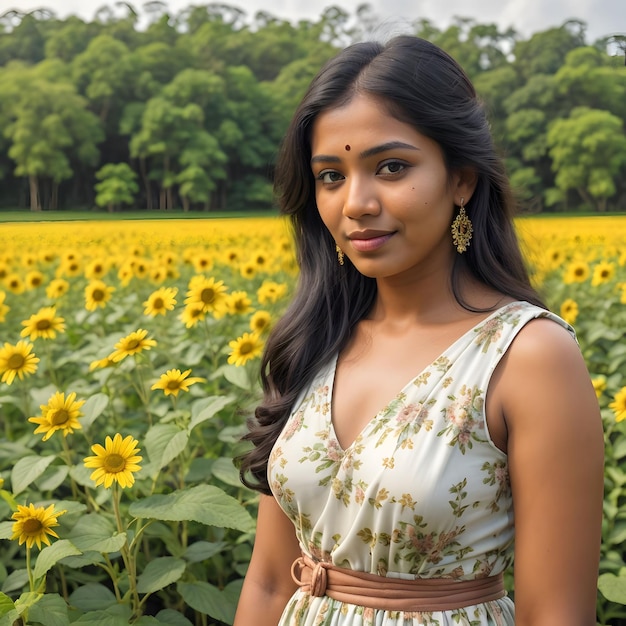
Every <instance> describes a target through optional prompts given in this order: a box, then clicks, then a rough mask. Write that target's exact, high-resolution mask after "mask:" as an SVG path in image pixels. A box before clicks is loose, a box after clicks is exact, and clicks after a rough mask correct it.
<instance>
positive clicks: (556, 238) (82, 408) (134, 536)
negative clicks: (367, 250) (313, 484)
mask: <svg viewBox="0 0 626 626" xmlns="http://www.w3.org/2000/svg"><path fill="white" fill-rule="evenodd" d="M518 230H519V233H520V236H521V239H522V242H523V246H524V250H525V253H526V256H527V259H528V262H529V266H530V267H531V271H532V275H533V280H534V281H535V283H536V285H537V286H538V287H539V289H540V290H541V291H542V293H543V294H544V297H545V298H546V300H547V302H548V304H549V305H550V307H551V308H552V309H553V310H554V311H555V312H557V313H559V314H560V315H561V316H562V317H564V318H565V319H566V320H567V321H569V322H570V323H572V324H573V325H574V326H575V328H576V330H577V333H578V338H579V342H580V345H581V349H582V351H583V354H584V356H585V359H586V361H587V365H588V367H589V371H590V373H591V375H592V379H593V384H594V387H595V389H596V393H597V396H598V399H599V402H600V405H601V409H602V416H603V421H604V426H605V437H606V471H605V476H606V479H605V483H606V493H605V507H604V528H603V550H602V562H601V571H600V578H599V591H598V623H599V624H602V625H609V624H610V625H614V626H617V625H618V624H619V625H620V626H621V625H623V624H626V550H625V549H624V545H626V543H625V542H626V342H625V341H624V334H625V332H626V247H624V243H623V242H624V241H626V217H601V218H600V217H594V218H561V219H558V218H543V217H542V218H523V219H520V220H519V222H518ZM2 232H3V248H2V249H0V423H1V425H2V429H3V430H2V432H3V434H2V436H1V439H0V497H1V499H0V626H4V625H7V626H11V625H13V624H42V625H43V626H64V625H66V624H81V625H82V624H100V625H106V626H118V625H120V626H121V625H123V624H129V623H131V624H141V625H151V624H170V625H172V626H190V625H198V626H208V625H211V624H213V625H218V624H232V621H233V616H234V611H235V606H236V602H237V598H238V595H239V591H240V588H241V583H242V577H243V575H244V573H245V570H246V567H247V563H248V560H249V558H250V554H251V548H252V541H253V536H254V518H255V514H256V505H257V496H256V494H255V493H253V492H251V491H249V490H248V489H246V488H245V487H243V486H242V485H241V484H240V482H239V478H238V474H237V470H236V469H235V467H234V465H233V463H232V459H233V457H234V456H236V455H237V454H239V453H240V452H241V451H242V450H243V448H242V444H241V443H240V437H241V435H242V433H243V432H244V431H245V419H246V416H248V415H250V414H251V412H252V411H253V408H254V405H255V402H256V401H257V400H258V397H259V384H258V365H259V357H260V355H261V353H262V350H263V346H264V341H265V338H266V336H267V333H268V331H269V330H270V328H271V326H272V324H273V323H274V321H275V320H276V319H277V318H278V317H279V316H280V314H281V312H282V311H283V310H284V308H285V306H286V304H287V302H288V298H289V295H290V294H291V293H292V290H293V285H294V283H295V279H296V276H297V269H296V263H295V259H294V254H293V250H292V246H291V240H290V237H289V233H288V229H287V227H286V225H285V223H284V222H283V221H282V220H281V219H278V218H258V219H257V218H254V219H250V218H247V219H228V220H218V219H214V220H204V219H189V220H172V219H168V220H127V221H106V222H97V221H90V222H47V223H16V224H3V225H2Z"/></svg>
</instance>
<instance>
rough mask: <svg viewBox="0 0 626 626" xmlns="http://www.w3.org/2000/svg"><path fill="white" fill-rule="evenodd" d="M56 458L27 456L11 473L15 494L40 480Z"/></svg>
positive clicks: (16, 464) (18, 462)
mask: <svg viewBox="0 0 626 626" xmlns="http://www.w3.org/2000/svg"><path fill="white" fill-rule="evenodd" d="M55 459H56V456H54V455H49V456H27V457H24V458H22V459H20V460H19V461H17V462H16V463H15V465H14V466H13V471H12V472H11V485H12V486H13V494H14V495H18V494H20V493H22V491H24V489H26V487H28V485H30V484H31V483H32V482H33V481H34V480H36V479H37V478H39V477H40V476H41V475H42V474H43V473H44V472H45V471H46V468H47V467H48V465H50V463H52V462H53V461H54V460H55Z"/></svg>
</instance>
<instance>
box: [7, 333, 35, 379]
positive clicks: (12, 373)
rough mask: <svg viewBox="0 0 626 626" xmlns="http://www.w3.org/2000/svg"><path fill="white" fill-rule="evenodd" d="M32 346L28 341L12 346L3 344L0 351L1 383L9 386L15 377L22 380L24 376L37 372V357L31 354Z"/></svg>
mask: <svg viewBox="0 0 626 626" xmlns="http://www.w3.org/2000/svg"><path fill="white" fill-rule="evenodd" d="M32 349H33V344H32V343H29V342H28V341H18V342H17V344H15V345H12V344H10V343H5V344H4V347H3V348H2V349H0V373H1V374H2V379H1V380H2V382H3V383H6V384H7V385H10V384H11V383H12V382H13V381H14V380H15V377H16V376H17V377H18V378H19V379H20V380H24V376H25V375H26V374H34V373H35V372H36V371H37V363H39V357H37V356H35V354H34V353H32V352H31V350H32Z"/></svg>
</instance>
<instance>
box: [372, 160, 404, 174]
mask: <svg viewBox="0 0 626 626" xmlns="http://www.w3.org/2000/svg"><path fill="white" fill-rule="evenodd" d="M405 167H406V166H405V165H404V163H400V162H399V161H390V162H389V163H385V164H384V165H383V166H382V167H381V168H380V170H378V173H379V174H399V173H400V172H402V171H403V170H404V169H405Z"/></svg>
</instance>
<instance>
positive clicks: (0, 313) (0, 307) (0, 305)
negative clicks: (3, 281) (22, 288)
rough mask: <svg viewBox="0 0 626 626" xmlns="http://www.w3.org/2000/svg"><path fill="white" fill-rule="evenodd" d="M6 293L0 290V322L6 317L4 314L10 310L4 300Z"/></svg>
mask: <svg viewBox="0 0 626 626" xmlns="http://www.w3.org/2000/svg"><path fill="white" fill-rule="evenodd" d="M6 296H7V295H6V293H4V291H0V322H4V320H5V319H6V314H7V313H8V312H9V311H10V310H11V309H10V308H9V307H8V306H7V305H6V304H5V303H4V300H5V298H6Z"/></svg>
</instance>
